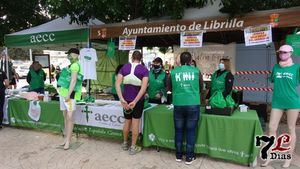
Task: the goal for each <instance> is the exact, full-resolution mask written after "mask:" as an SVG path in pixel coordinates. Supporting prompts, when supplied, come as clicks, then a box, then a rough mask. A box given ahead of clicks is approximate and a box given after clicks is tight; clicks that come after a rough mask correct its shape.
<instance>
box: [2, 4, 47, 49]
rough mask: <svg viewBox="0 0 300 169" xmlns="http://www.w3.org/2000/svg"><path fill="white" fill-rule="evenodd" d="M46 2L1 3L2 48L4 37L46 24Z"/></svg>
mask: <svg viewBox="0 0 300 169" xmlns="http://www.w3.org/2000/svg"><path fill="white" fill-rule="evenodd" d="M45 3H46V0H1V1H0V46H2V45H3V41H4V35H5V34H8V33H12V32H16V31H20V30H23V29H26V28H29V27H32V26H36V25H39V24H42V23H45V22H46V21H47V20H49V18H48V17H47V16H46V15H45V12H46V10H47V9H46V8H45Z"/></svg>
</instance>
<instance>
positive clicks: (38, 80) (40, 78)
mask: <svg viewBox="0 0 300 169" xmlns="http://www.w3.org/2000/svg"><path fill="white" fill-rule="evenodd" d="M30 76H31V80H30V84H29V86H30V90H34V89H39V88H44V86H45V84H44V76H45V73H44V71H43V70H39V71H38V73H36V72H35V71H34V70H33V69H30Z"/></svg>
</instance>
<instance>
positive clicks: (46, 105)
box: [8, 99, 123, 139]
mask: <svg viewBox="0 0 300 169" xmlns="http://www.w3.org/2000/svg"><path fill="white" fill-rule="evenodd" d="M39 104H40V106H41V116H40V119H39V121H37V122H35V121H33V120H32V119H31V118H30V117H29V116H28V109H29V101H27V100H24V99H9V100H8V116H9V121H10V125H11V126H15V127H26V128H32V129H40V130H46V131H53V132H61V131H62V130H63V126H64V121H63V119H64V118H63V114H62V111H60V108H59V102H58V101H50V102H43V101H40V102H39ZM77 106H78V105H77ZM80 113H81V112H80ZM74 131H75V132H78V133H84V134H87V135H91V136H102V137H109V138H115V139H122V138H123V136H122V130H116V129H108V128H100V127H93V126H84V125H77V124H75V127H74Z"/></svg>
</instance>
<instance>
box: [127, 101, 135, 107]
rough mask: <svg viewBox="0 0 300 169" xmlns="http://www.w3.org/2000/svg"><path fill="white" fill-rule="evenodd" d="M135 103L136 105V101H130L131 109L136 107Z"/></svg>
mask: <svg viewBox="0 0 300 169" xmlns="http://www.w3.org/2000/svg"><path fill="white" fill-rule="evenodd" d="M135 105H136V102H135V101H132V102H130V103H129V105H128V106H129V108H130V109H133V108H134V107H135Z"/></svg>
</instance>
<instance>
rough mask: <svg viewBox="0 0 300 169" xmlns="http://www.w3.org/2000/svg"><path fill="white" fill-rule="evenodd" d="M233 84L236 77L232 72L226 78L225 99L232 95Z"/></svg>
mask: <svg viewBox="0 0 300 169" xmlns="http://www.w3.org/2000/svg"><path fill="white" fill-rule="evenodd" d="M233 82H234V77H233V75H232V74H231V72H229V73H228V74H227V75H226V77H225V91H223V93H222V94H223V97H224V98H225V97H227V95H229V94H230V92H231V91H232V86H233Z"/></svg>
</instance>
